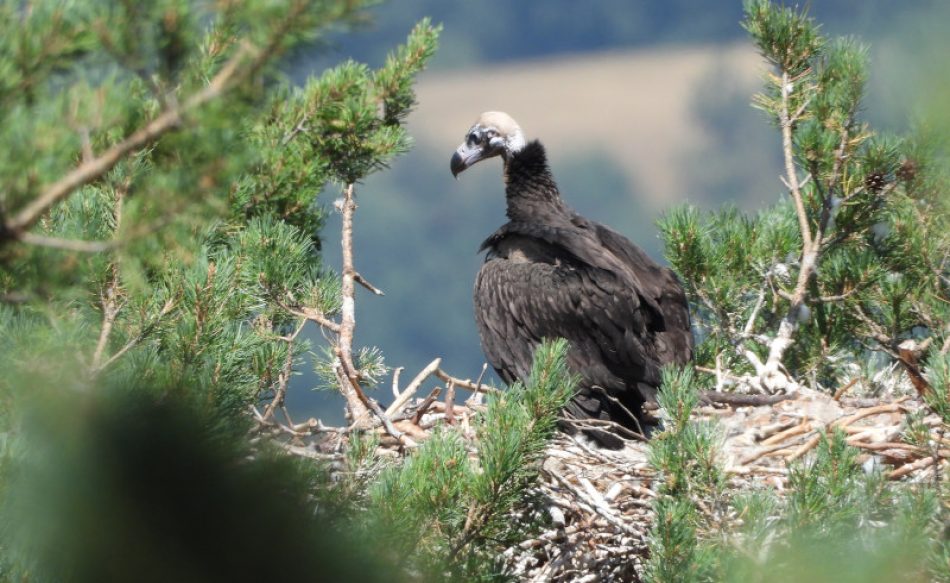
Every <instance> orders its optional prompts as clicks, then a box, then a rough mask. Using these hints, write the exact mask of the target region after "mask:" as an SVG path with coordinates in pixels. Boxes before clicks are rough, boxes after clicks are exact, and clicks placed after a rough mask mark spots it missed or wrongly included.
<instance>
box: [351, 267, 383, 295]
mask: <svg viewBox="0 0 950 583" xmlns="http://www.w3.org/2000/svg"><path fill="white" fill-rule="evenodd" d="M353 280H354V281H355V282H356V283H358V284H360V285H361V286H363V287H365V288H366V289H368V290H369V291H371V292H373V293H374V294H376V295H378V296H384V295H386V294H384V293H383V290H381V289H379V288H378V287H376V286H375V285H373V284H371V283H370V282H369V281H367V280H366V278H365V277H363V276H362V275H360V274H359V273H354V274H353Z"/></svg>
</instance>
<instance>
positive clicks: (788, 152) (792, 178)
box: [779, 71, 812, 250]
mask: <svg viewBox="0 0 950 583" xmlns="http://www.w3.org/2000/svg"><path fill="white" fill-rule="evenodd" d="M789 85H790V83H789V77H788V72H787V71H782V87H781V92H782V106H781V110H780V111H779V125H780V126H781V128H782V152H783V153H784V156H785V177H786V179H787V180H788V188H789V190H790V191H791V195H792V200H793V201H794V203H795V213H796V214H797V215H798V227H799V229H800V230H801V233H802V241H803V243H804V247H805V249H806V250H807V249H810V248H811V240H812V237H811V228H810V227H809V225H808V215H807V214H806V213H805V202H804V200H803V199H802V193H801V189H800V187H799V183H798V171H797V170H796V169H795V155H794V151H793V144H792V125H794V119H792V117H791V115H790V114H789V111H788V96H789V93H790V90H789Z"/></svg>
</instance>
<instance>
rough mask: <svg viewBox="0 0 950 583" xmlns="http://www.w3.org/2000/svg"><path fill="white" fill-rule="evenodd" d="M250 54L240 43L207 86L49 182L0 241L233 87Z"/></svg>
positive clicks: (1, 232)
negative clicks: (57, 178)
mask: <svg viewBox="0 0 950 583" xmlns="http://www.w3.org/2000/svg"><path fill="white" fill-rule="evenodd" d="M251 54H253V50H252V47H251V45H249V44H245V45H242V46H241V48H240V49H239V50H238V51H237V53H236V54H235V55H234V56H233V57H231V59H230V60H229V61H228V62H227V63H225V65H224V66H223V67H222V68H221V70H220V71H219V72H218V74H217V75H215V76H214V78H213V79H212V80H211V82H210V83H208V86H207V87H205V88H204V89H202V90H201V91H199V92H198V93H196V94H194V95H192V96H191V97H190V98H188V99H187V100H186V101H185V103H184V104H183V105H181V106H173V107H172V108H171V109H168V110H166V111H165V112H164V113H162V114H161V115H159V116H158V117H156V118H155V119H153V120H152V121H151V122H149V123H148V124H146V125H145V126H144V127H142V128H140V129H139V130H137V131H135V132H133V133H132V134H131V135H130V136H128V137H127V138H125V139H124V140H122V141H121V142H119V143H118V144H116V145H115V146H112V147H111V148H109V149H108V150H107V151H106V152H105V153H103V154H101V155H99V156H98V157H96V158H94V159H92V160H90V161H88V162H84V163H82V164H80V165H79V167H77V168H76V169H75V170H73V171H71V172H69V173H68V174H66V176H64V177H62V178H60V179H59V180H57V181H56V182H54V183H53V184H51V185H50V186H49V187H48V188H47V189H46V190H45V191H44V192H43V193H42V194H41V195H40V196H38V197H37V198H36V199H34V200H33V201H31V202H30V203H28V204H27V205H26V206H25V207H24V208H22V209H20V211H19V212H18V213H16V214H15V215H14V216H13V217H12V218H11V219H9V220H8V221H6V222H5V223H4V224H3V225H2V226H0V245H3V244H4V243H8V242H10V241H13V240H19V239H20V238H21V237H22V236H23V233H24V232H25V231H26V230H27V229H29V228H30V227H32V226H33V225H34V224H35V223H36V222H37V221H38V220H40V217H42V216H43V215H44V214H46V212H47V211H48V210H49V209H50V208H51V207H52V206H53V205H54V204H56V203H58V202H59V201H61V200H63V199H64V198H66V197H67V196H69V195H70V194H72V193H73V192H75V191H76V190H77V189H79V188H80V187H82V186H84V185H86V184H89V183H91V182H93V181H95V180H97V179H98V178H100V177H102V176H103V175H105V174H106V173H107V172H109V171H110V170H112V168H114V167H115V165H116V164H118V163H119V162H120V161H122V160H124V159H125V158H127V157H128V156H129V155H130V154H132V153H134V152H137V151H139V150H141V149H142V148H145V147H146V146H148V145H150V144H152V143H154V142H156V141H157V140H158V139H159V138H161V137H162V136H163V135H165V134H166V133H168V132H170V131H173V130H175V129H178V128H179V127H180V126H181V124H182V121H183V120H184V116H185V115H186V114H187V113H188V112H190V111H192V110H194V109H197V108H199V107H201V106H203V105H204V104H206V103H208V102H209V101H212V100H214V99H216V98H218V97H220V96H221V95H222V94H224V93H226V92H227V91H228V90H230V89H231V88H233V87H234V86H235V85H236V84H237V83H238V82H239V81H240V80H242V79H243V78H244V77H245V76H246V74H247V72H248V71H251V70H254V69H256V66H251V67H248V68H246V69H244V70H243V71H242V70H241V65H243V64H244V63H245V62H246V60H247V59H248V57H249V56H250V55H251ZM267 57H269V55H268V54H266V53H258V55H257V57H256V58H255V59H254V61H253V63H254V64H258V63H262V62H263V61H264V60H265V59H266V58H267Z"/></svg>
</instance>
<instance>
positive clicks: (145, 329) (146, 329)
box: [92, 298, 178, 373]
mask: <svg viewBox="0 0 950 583" xmlns="http://www.w3.org/2000/svg"><path fill="white" fill-rule="evenodd" d="M177 304H178V299H177V298H169V299H168V300H166V301H165V305H163V306H162V309H161V310H160V311H159V312H158V315H156V316H155V317H154V318H153V319H152V320H151V321H150V322H148V323H146V324H143V325H142V328H141V329H140V330H139V333H138V334H136V335H135V336H133V337H132V338H131V339H129V341H128V342H126V343H125V346H123V347H122V348H120V349H119V350H118V351H117V352H116V353H115V354H113V355H112V356H110V357H109V358H108V359H106V361H105V362H103V363H102V364H100V365H99V366H97V367H95V368H93V369H92V372H93V373H100V372H102V371H104V370H105V369H107V368H109V367H110V366H112V364H113V363H115V362H116V361H117V360H119V359H120V358H122V356H123V355H124V354H125V353H126V352H128V351H129V350H132V349H133V348H135V346H136V345H138V343H139V342H141V341H142V340H144V339H145V337H146V336H148V335H149V334H150V333H151V331H152V330H153V329H154V328H155V327H156V326H158V324H159V322H161V321H162V318H164V317H165V316H167V315H168V314H169V313H170V312H171V311H172V310H173V309H174V308H175V306H176V305H177Z"/></svg>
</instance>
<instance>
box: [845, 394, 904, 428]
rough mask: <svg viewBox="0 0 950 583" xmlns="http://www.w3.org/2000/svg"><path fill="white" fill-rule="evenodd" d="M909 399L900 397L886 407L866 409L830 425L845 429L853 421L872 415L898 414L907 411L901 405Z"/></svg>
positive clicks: (878, 406) (879, 406)
mask: <svg viewBox="0 0 950 583" xmlns="http://www.w3.org/2000/svg"><path fill="white" fill-rule="evenodd" d="M908 398H909V397H901V398H900V399H898V400H896V401H894V402H893V403H888V404H886V405H877V406H876V407H868V408H867V409H863V410H861V411H859V412H857V413H855V414H854V415H852V416H850V417H843V418H841V419H838V420H837V421H835V422H833V423H832V424H831V425H832V426H833V427H847V426H848V425H851V424H852V423H854V422H855V421H858V420H860V419H864V418H865V417H870V416H872V415H880V414H882V413H899V412H901V411H906V410H907V409H906V408H905V407H904V406H903V405H902V404H901V403H903V402H904V401H906V400H907V399H908Z"/></svg>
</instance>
